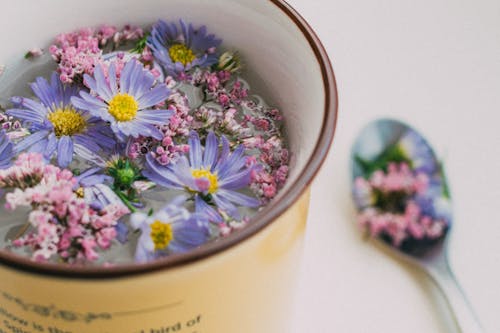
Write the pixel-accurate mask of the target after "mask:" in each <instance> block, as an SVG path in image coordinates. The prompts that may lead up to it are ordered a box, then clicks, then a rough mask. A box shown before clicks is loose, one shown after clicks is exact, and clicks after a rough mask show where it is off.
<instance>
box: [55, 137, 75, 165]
mask: <svg viewBox="0 0 500 333" xmlns="http://www.w3.org/2000/svg"><path fill="white" fill-rule="evenodd" d="M72 160H73V140H71V138H70V137H69V136H67V135H64V136H62V137H60V138H59V143H58V145H57V163H58V164H59V166H60V167H63V168H66V167H67V166H68V165H69V164H70V163H71V161H72Z"/></svg>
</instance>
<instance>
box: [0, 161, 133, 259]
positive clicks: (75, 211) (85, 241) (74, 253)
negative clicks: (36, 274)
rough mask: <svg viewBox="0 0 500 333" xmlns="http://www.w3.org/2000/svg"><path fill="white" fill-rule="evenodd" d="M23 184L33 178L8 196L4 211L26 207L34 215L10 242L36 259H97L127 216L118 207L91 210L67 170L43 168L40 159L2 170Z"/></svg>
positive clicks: (43, 165)
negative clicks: (122, 219) (27, 250)
mask: <svg viewBox="0 0 500 333" xmlns="http://www.w3.org/2000/svg"><path fill="white" fill-rule="evenodd" d="M5 171H6V173H10V179H14V178H15V176H14V174H16V173H18V172H22V173H23V175H21V176H19V177H17V176H16V177H17V179H18V184H19V182H21V180H26V179H32V180H36V181H30V182H27V183H25V184H24V185H23V186H21V187H17V188H15V189H14V191H13V192H11V193H8V194H7V195H6V205H5V206H6V209H8V210H11V211H13V210H15V209H17V208H18V207H20V206H21V207H22V206H27V207H31V208H32V210H31V212H30V214H29V218H28V222H29V224H30V226H31V229H30V231H29V232H28V233H27V234H26V235H24V236H22V237H21V238H18V239H16V240H14V241H13V242H12V244H13V245H14V246H16V247H22V246H27V247H30V248H31V250H32V251H33V254H32V257H33V259H34V260H48V259H50V258H51V257H52V256H54V255H56V254H57V255H59V256H60V257H61V258H62V259H63V260H65V261H67V262H71V263H75V262H83V261H84V260H90V261H93V260H96V259H98V257H99V255H98V252H97V251H98V250H99V249H102V250H104V249H108V248H109V247H110V246H111V244H112V241H113V240H114V239H115V238H116V234H117V233H116V229H115V226H116V224H117V221H118V219H120V218H121V217H122V216H124V215H126V214H128V213H129V210H128V209H127V208H126V207H125V206H123V205H121V204H112V205H109V206H107V207H105V208H104V209H102V210H101V211H96V210H94V209H93V208H92V207H90V206H89V205H88V204H87V203H86V202H85V200H84V199H83V198H81V197H79V196H78V195H77V194H76V193H75V192H74V190H73V188H74V186H75V184H76V183H77V180H76V178H75V177H74V176H73V174H72V173H71V171H69V170H65V169H60V168H58V167H56V166H54V165H46V164H44V163H43V159H42V156H41V155H40V154H35V153H28V154H21V155H20V156H19V158H18V160H17V161H16V163H15V166H13V167H11V168H9V169H7V170H5Z"/></svg>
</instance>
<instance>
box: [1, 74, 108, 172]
mask: <svg viewBox="0 0 500 333" xmlns="http://www.w3.org/2000/svg"><path fill="white" fill-rule="evenodd" d="M31 89H32V90H33V92H34V93H35V95H36V97H38V99H39V101H34V100H32V99H29V98H24V97H13V98H12V103H13V105H14V108H13V109H10V110H7V114H8V115H10V116H14V117H17V118H19V119H21V120H23V121H25V122H28V123H29V126H30V127H29V129H30V132H31V133H32V134H31V135H29V136H27V137H25V138H24V139H23V140H21V141H19V142H18V143H17V144H16V146H15V148H14V150H15V152H16V153H18V152H21V151H24V150H26V149H29V151H31V152H38V153H42V154H43V156H44V158H45V159H47V160H48V159H50V158H52V156H53V155H54V154H55V153H56V152H57V162H58V164H59V166H61V167H67V166H68V165H69V164H70V163H71V161H72V160H73V153H75V152H76V154H79V152H80V151H81V150H82V149H84V150H86V151H91V152H93V153H97V152H99V151H101V150H103V149H106V150H107V149H109V148H110V147H112V146H114V144H115V140H114V139H113V138H112V133H111V131H109V127H108V126H107V125H106V124H105V123H104V122H102V121H101V120H100V119H99V118H97V117H93V116H92V115H91V114H89V112H86V111H84V110H80V109H78V108H77V107H75V106H74V105H72V104H71V97H72V96H74V95H76V94H77V92H78V88H76V87H74V86H66V85H64V84H63V83H62V82H61V81H60V80H59V78H58V75H57V73H55V72H54V73H52V77H51V81H50V83H49V82H48V81H47V80H46V79H44V78H42V77H38V78H37V79H36V80H35V82H34V83H32V84H31Z"/></svg>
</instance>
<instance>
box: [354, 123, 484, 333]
mask: <svg viewBox="0 0 500 333" xmlns="http://www.w3.org/2000/svg"><path fill="white" fill-rule="evenodd" d="M352 176H353V199H354V202H355V205H356V207H357V209H358V212H359V214H358V223H359V225H360V226H361V228H362V229H363V230H364V231H365V232H366V233H367V234H368V235H369V236H371V237H373V238H376V239H379V240H381V241H382V242H383V243H385V244H387V245H388V246H389V248H390V249H392V250H394V251H396V253H398V254H399V255H401V256H402V257H403V258H405V259H407V260H408V261H410V262H412V263H414V264H416V265H418V266H420V267H421V268H422V269H423V270H424V271H425V272H427V273H428V275H429V276H430V277H431V278H432V279H433V280H434V281H435V282H436V284H437V285H438V287H439V288H440V290H441V291H442V292H443V293H444V295H445V297H446V299H447V301H448V304H449V305H450V307H451V309H452V311H453V313H454V317H455V320H456V322H457V324H458V326H459V327H460V329H461V331H462V332H463V333H478V332H483V329H482V328H481V325H480V324H479V322H478V320H477V318H476V316H475V315H474V313H473V310H472V308H471V306H470V304H469V302H468V301H467V298H466V297H465V294H464V293H463V291H462V289H461V287H460V286H459V284H458V282H457V280H456V278H455V276H454V274H453V272H452V270H451V268H450V265H449V263H448V255H447V246H446V244H447V239H448V238H447V236H448V234H449V231H450V230H451V226H452V214H451V198H450V192H449V189H448V185H447V181H446V178H445V175H444V172H443V168H442V165H441V164H440V163H439V161H438V160H437V158H436V156H435V154H434V151H433V149H432V148H431V146H430V145H429V144H428V143H427V141H426V140H425V139H424V138H423V137H422V136H421V135H420V134H419V133H417V132H416V131H415V130H414V129H412V128H410V127H409V126H407V125H406V124H403V123H401V122H399V121H396V120H391V119H381V120H377V121H374V122H372V123H370V124H369V125H368V126H366V127H365V128H364V129H363V130H362V132H361V134H360V136H359V137H358V139H357V140H356V142H355V144H354V146H353V150H352Z"/></svg>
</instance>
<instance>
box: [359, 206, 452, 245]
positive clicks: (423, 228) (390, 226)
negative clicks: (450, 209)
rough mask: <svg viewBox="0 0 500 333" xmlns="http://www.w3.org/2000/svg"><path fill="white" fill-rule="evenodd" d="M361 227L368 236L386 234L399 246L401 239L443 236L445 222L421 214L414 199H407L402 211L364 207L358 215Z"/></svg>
mask: <svg viewBox="0 0 500 333" xmlns="http://www.w3.org/2000/svg"><path fill="white" fill-rule="evenodd" d="M358 223H359V225H360V226H361V227H363V228H365V229H366V230H368V231H369V233H370V236H372V237H378V236H380V235H387V236H389V237H390V238H391V241H392V244H393V245H394V246H396V247H398V246H400V245H401V244H402V242H403V241H405V240H407V239H409V238H412V239H417V240H421V239H425V238H426V239H437V238H440V237H441V236H443V234H444V232H445V230H446V227H447V223H446V222H445V221H444V220H435V219H433V218H432V217H430V216H426V215H423V214H422V211H421V209H420V207H419V206H418V205H417V204H416V203H415V202H414V201H411V200H410V201H408V203H407V205H406V208H405V211H404V212H403V213H399V214H397V213H388V212H381V211H379V210H377V209H375V208H373V207H370V208H366V209H364V210H363V211H362V212H361V214H360V215H359V217H358Z"/></svg>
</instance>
